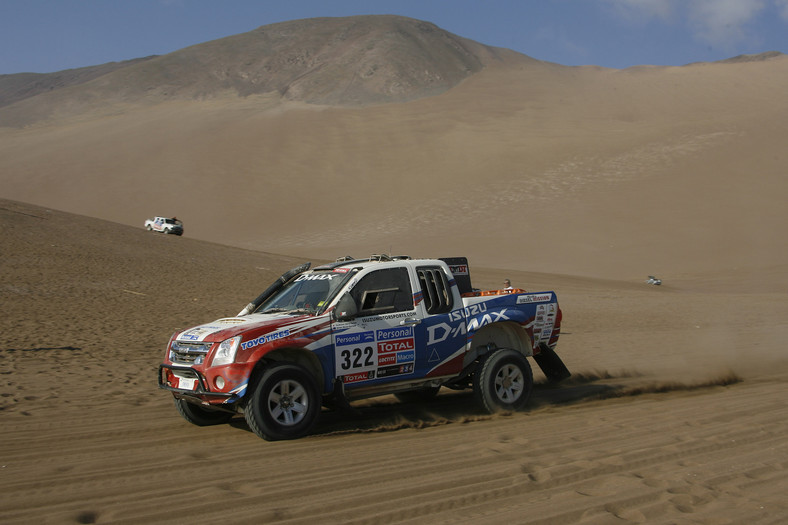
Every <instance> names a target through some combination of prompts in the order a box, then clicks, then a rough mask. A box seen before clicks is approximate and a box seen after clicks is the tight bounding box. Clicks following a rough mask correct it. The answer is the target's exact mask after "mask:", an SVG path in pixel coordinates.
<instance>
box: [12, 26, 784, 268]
mask: <svg viewBox="0 0 788 525" xmlns="http://www.w3.org/2000/svg"><path fill="white" fill-rule="evenodd" d="M261 49H263V50H268V51H266V52H260V51H259V50H261ZM362 64H363V65H362ZM375 64H377V68H373V66H374V65H375ZM419 64H420V65H419ZM222 68H223V69H222ZM221 71H225V72H226V73H227V74H226V75H224V76H222V75H221V74H220V72H221ZM242 71H245V72H247V73H248V74H247V75H246V76H244V75H241V72H242ZM365 71H366V72H373V74H372V75H371V76H364V75H363V74H362V73H363V72H365ZM425 71H431V72H433V73H434V74H430V75H426V73H425ZM395 84H396V85H398V86H400V87H402V88H403V89H402V90H401V91H397V90H394V89H393V86H395ZM786 85H788V57H786V56H785V55H781V54H775V53H768V54H763V55H758V56H755V57H737V58H736V59H734V60H731V61H726V62H722V63H700V64H691V65H687V66H681V67H655V66H639V67H634V68H629V69H625V70H612V69H605V68H599V67H593V66H587V67H566V66H560V65H557V64H551V63H546V62H540V61H538V60H534V59H529V58H528V57H525V56H523V55H519V54H517V53H514V52H510V51H505V50H499V49H492V48H488V47H486V46H483V45H481V44H476V43H473V42H470V41H467V40H464V39H462V38H459V37H456V36H453V35H450V34H448V33H445V32H443V31H442V30H440V29H438V28H436V27H435V26H433V25H431V24H427V23H423V22H419V21H414V20H410V19H402V18H399V17H389V16H383V17H376V16H372V17H353V18H347V19H314V20H302V21H295V22H292V23H285V24H275V25H272V26H264V27H262V28H260V29H258V30H256V31H252V32H250V33H246V34H243V35H237V36H235V37H229V38H227V39H222V40H218V41H214V42H208V43H206V44H201V45H198V46H193V47H190V48H187V49H184V50H181V51H178V52H175V53H172V54H170V55H165V56H162V57H155V58H151V59H148V60H145V61H141V62H140V63H136V64H130V65H127V66H126V67H122V68H118V69H116V70H115V71H112V72H109V73H106V74H104V75H101V76H98V77H96V78H93V79H91V80H89V81H87V82H82V83H79V84H72V85H69V86H64V87H62V88H59V89H56V90H53V91H52V92H49V93H45V94H44V93H42V94H39V95H36V96H31V97H29V98H27V99H25V100H21V101H18V102H16V103H14V104H10V105H8V106H6V107H4V108H0V119H2V122H4V123H5V124H6V127H4V128H0V197H4V198H9V199H14V200H17V201H22V202H29V203H34V204H39V205H43V206H47V207H51V208H55V209H60V210H65V211H71V212H76V213H80V214H84V215H89V216H93V217H98V218H103V219H107V220H111V221H115V222H119V223H123V224H128V225H134V226H136V227H141V226H142V223H143V221H144V219H145V218H147V217H150V216H153V215H170V216H172V215H177V216H178V217H179V218H181V219H182V220H184V222H185V225H186V236H187V237H193V238H197V239H203V240H209V241H214V242H219V243H223V244H230V245H235V246H241V247H246V248H252V249H261V250H265V251H268V252H274V253H285V254H290V255H296V256H303V257H315V258H324V259H331V258H334V257H336V256H338V255H347V254H350V255H354V256H363V255H368V254H370V253H380V252H395V253H408V254H410V255H414V256H449V255H467V256H469V257H471V259H472V261H473V263H474V264H476V265H484V266H491V267H504V268H512V269H528V270H533V271H544V272H561V273H567V274H581V275H593V276H606V277H621V276H626V277H627V278H643V277H645V276H646V275H648V274H659V275H660V276H661V277H665V275H668V276H670V275H678V274H688V273H705V272H713V271H723V270H724V271H729V270H733V269H736V270H737V271H742V272H765V271H766V272H779V271H781V270H780V269H785V268H788V254H787V253H786V248H785V247H784V246H783V244H782V243H776V242H775V239H780V238H782V236H783V235H784V232H783V231H782V230H783V229H784V228H783V226H784V224H786V223H788V210H787V209H786V207H785V206H784V202H783V201H784V195H785V194H786V193H788V178H787V177H786V173H788V157H786V153H785V143H786V140H788V119H786V118H785V116H786V114H788V91H786V90H785V89H784V88H785V86H786ZM405 88H407V89H405ZM428 95H429V96H428ZM386 96H388V97H391V98H389V99H385V97H386ZM381 100H389V101H393V100H398V102H391V103H388V104H371V103H372V102H375V101H381ZM332 101H334V102H332ZM56 102H57V104H56ZM306 102H320V104H314V103H313V104H309V103H306ZM45 114H46V115H48V116H47V119H46V120H36V119H40V118H42V117H43V116H44V115H45ZM33 121H36V122H37V123H36V124H34V125H28V126H26V127H23V128H17V127H13V126H11V123H14V122H16V123H19V122H33Z"/></svg>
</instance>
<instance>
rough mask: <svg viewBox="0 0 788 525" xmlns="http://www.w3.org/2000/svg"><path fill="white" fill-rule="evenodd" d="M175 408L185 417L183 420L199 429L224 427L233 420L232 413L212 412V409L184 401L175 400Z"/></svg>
mask: <svg viewBox="0 0 788 525" xmlns="http://www.w3.org/2000/svg"><path fill="white" fill-rule="evenodd" d="M175 408H177V409H178V412H179V413H180V414H181V416H183V419H185V420H186V421H188V422H189V423H191V424H192V425H197V426H198V427H208V426H211V425H222V424H224V423H227V422H228V421H230V420H231V419H232V418H233V414H231V413H230V412H224V411H223V410H212V409H210V408H203V407H201V406H199V405H195V404H194V403H189V402H188V401H184V400H183V399H177V398H176V399H175Z"/></svg>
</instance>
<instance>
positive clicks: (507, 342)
mask: <svg viewBox="0 0 788 525" xmlns="http://www.w3.org/2000/svg"><path fill="white" fill-rule="evenodd" d="M468 345H469V347H470V350H469V351H468V352H467V353H466V354H465V358H464V360H463V367H467V366H468V365H470V364H471V363H472V362H474V361H475V360H476V359H478V358H479V357H481V356H483V355H485V354H487V353H489V352H490V351H491V350H494V349H496V348H510V349H512V350H516V351H518V352H520V353H521V354H523V355H524V356H531V355H533V343H532V342H531V337H530V336H529V334H528V332H526V331H525V330H523V327H522V326H521V325H520V324H518V323H516V322H513V321H504V322H498V323H492V324H488V325H487V326H484V327H482V328H481V329H479V330H477V331H476V332H475V333H474V334H473V336H472V339H471V340H470V341H469V342H468Z"/></svg>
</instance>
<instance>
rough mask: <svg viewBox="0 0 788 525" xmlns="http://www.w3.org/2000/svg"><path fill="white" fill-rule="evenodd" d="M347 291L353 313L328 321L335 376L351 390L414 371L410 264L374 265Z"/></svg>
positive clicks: (413, 314)
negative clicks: (353, 306) (343, 317)
mask: <svg viewBox="0 0 788 525" xmlns="http://www.w3.org/2000/svg"><path fill="white" fill-rule="evenodd" d="M349 295H350V297H351V298H352V299H353V302H354V303H355V308H356V309H357V314H356V315H355V316H353V318H352V319H350V320H347V321H344V320H336V321H334V322H333V325H332V334H333V338H334V357H335V371H334V374H335V377H338V378H340V379H341V380H342V382H343V383H344V384H345V388H346V389H348V390H350V389H354V388H361V387H366V386H371V385H375V384H380V383H385V382H389V381H396V380H402V379H405V378H407V377H408V376H412V375H413V373H414V369H415V361H416V341H415V337H416V335H415V330H414V325H415V324H417V323H418V320H417V319H418V318H417V316H416V310H415V306H414V302H413V290H412V286H411V279H410V275H409V273H408V269H407V268H403V267H398V268H384V269H379V270H373V271H371V272H369V273H367V274H366V275H363V276H362V277H361V278H360V279H359V282H358V283H357V284H356V285H355V286H353V288H352V289H351V290H350V292H349Z"/></svg>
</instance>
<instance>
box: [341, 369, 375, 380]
mask: <svg viewBox="0 0 788 525" xmlns="http://www.w3.org/2000/svg"><path fill="white" fill-rule="evenodd" d="M370 379H375V371H374V370H370V371H368V372H358V373H356V374H347V375H345V376H342V382H343V383H358V382H359V381H369V380H370Z"/></svg>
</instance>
